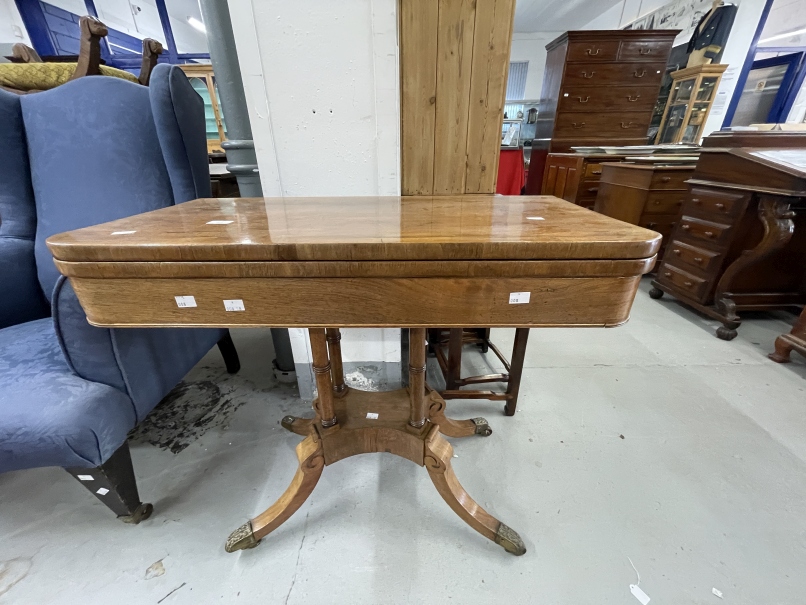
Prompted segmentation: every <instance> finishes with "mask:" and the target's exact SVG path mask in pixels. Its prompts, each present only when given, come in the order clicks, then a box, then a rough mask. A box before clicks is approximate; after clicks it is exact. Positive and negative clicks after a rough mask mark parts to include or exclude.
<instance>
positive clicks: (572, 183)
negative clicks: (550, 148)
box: [540, 153, 625, 210]
mask: <svg viewBox="0 0 806 605" xmlns="http://www.w3.org/2000/svg"><path fill="white" fill-rule="evenodd" d="M624 158H625V156H624V155H616V154H604V153H550V154H549V155H548V157H547V158H546V166H545V169H544V171H543V188H542V189H541V191H540V193H541V194H542V195H553V196H555V197H559V198H562V199H564V200H567V201H569V202H573V203H574V204H577V205H578V206H584V207H585V208H589V209H591V210H593V206H594V205H595V204H596V194H597V193H598V192H599V180H600V178H601V176H602V165H603V164H604V163H605V162H620V161H622V160H623V159H624Z"/></svg>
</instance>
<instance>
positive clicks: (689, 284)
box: [683, 281, 692, 288]
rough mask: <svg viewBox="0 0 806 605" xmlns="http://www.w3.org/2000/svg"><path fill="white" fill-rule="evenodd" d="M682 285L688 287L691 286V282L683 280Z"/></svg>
mask: <svg viewBox="0 0 806 605" xmlns="http://www.w3.org/2000/svg"><path fill="white" fill-rule="evenodd" d="M683 285H684V286H685V287H686V288H690V287H691V286H692V284H691V282H690V281H684V282H683Z"/></svg>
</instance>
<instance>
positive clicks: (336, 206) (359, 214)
mask: <svg viewBox="0 0 806 605" xmlns="http://www.w3.org/2000/svg"><path fill="white" fill-rule="evenodd" d="M659 245H660V236H659V235H658V234H657V233H655V232H653V231H649V230H647V229H643V228H641V227H637V226H634V225H628V224H626V223H623V222H620V221H616V220H614V219H612V218H609V217H606V216H603V215H601V214H596V213H594V212H591V211H589V210H586V209H584V208H581V207H579V206H576V205H574V204H571V203H569V202H566V201H564V200H560V199H558V198H555V197H551V196H511V197H510V196H494V195H477V196H468V195H465V196H444V197H338V198H336V197H322V198H233V199H199V200H193V201H191V202H187V203H184V204H178V205H176V206H171V207H168V208H163V209H161V210H155V211H153V212H148V213H145V214H141V215H138V216H132V217H127V218H123V219H120V220H118V221H113V222H110V223H105V224H102V225H96V226H93V227H87V228H84V229H79V230H76V231H71V232H69V233H64V234H59V235H55V236H53V237H51V238H49V239H48V246H49V247H50V250H51V252H52V253H53V255H54V257H55V258H56V259H58V260H62V261H73V262H81V261H85V262H86V261H106V262H110V261H146V262H150V261H205V262H209V261H270V260H276V261H283V260H285V261H331V260H349V261H391V260H494V259H505V260H510V259H512V260H514V259H522V260H543V259H545V260H548V259H644V258H649V257H652V256H653V255H654V254H655V253H656V252H657V250H658V247H659Z"/></svg>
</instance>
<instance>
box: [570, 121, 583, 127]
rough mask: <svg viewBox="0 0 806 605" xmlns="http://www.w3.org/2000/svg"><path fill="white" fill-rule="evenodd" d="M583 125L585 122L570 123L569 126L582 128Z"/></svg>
mask: <svg viewBox="0 0 806 605" xmlns="http://www.w3.org/2000/svg"><path fill="white" fill-rule="evenodd" d="M584 125H585V122H571V126H573V127H574V128H582V127H583V126H584Z"/></svg>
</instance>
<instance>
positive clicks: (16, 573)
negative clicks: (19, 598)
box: [0, 557, 31, 596]
mask: <svg viewBox="0 0 806 605" xmlns="http://www.w3.org/2000/svg"><path fill="white" fill-rule="evenodd" d="M29 571H31V559H29V558H28V557H17V558H16V559H9V560H8V561H0V596H2V595H4V594H6V593H7V592H8V591H9V590H11V587H12V586H14V585H15V584H16V583H17V582H19V581H20V580H22V579H23V578H24V577H25V576H27V575H28V572H29Z"/></svg>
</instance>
